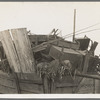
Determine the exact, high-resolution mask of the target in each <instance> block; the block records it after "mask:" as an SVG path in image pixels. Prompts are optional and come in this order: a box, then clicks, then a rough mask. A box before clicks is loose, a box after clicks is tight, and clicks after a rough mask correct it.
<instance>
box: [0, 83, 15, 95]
mask: <svg viewBox="0 0 100 100" xmlns="http://www.w3.org/2000/svg"><path fill="white" fill-rule="evenodd" d="M0 93H4V94H15V93H17V90H16V89H15V88H9V87H6V86H3V85H0Z"/></svg>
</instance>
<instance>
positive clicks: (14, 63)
mask: <svg viewBox="0 0 100 100" xmlns="http://www.w3.org/2000/svg"><path fill="white" fill-rule="evenodd" d="M0 37H1V42H2V45H3V47H4V50H5V53H6V56H7V59H8V62H9V64H10V67H11V68H12V70H13V71H15V72H20V64H19V60H18V57H17V54H16V51H15V48H14V45H13V42H12V39H11V36H10V32H9V31H8V30H6V31H3V32H0Z"/></svg>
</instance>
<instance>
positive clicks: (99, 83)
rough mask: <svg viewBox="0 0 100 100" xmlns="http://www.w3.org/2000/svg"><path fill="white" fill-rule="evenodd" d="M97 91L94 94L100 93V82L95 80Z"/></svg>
mask: <svg viewBox="0 0 100 100" xmlns="http://www.w3.org/2000/svg"><path fill="white" fill-rule="evenodd" d="M94 87H95V91H94V93H100V80H96V79H95V86H94Z"/></svg>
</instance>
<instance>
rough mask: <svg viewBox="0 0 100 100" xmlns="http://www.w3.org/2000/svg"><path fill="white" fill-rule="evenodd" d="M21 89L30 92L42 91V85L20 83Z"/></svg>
mask: <svg viewBox="0 0 100 100" xmlns="http://www.w3.org/2000/svg"><path fill="white" fill-rule="evenodd" d="M20 88H21V91H27V92H30V93H31V92H32V93H43V85H38V84H28V83H20Z"/></svg>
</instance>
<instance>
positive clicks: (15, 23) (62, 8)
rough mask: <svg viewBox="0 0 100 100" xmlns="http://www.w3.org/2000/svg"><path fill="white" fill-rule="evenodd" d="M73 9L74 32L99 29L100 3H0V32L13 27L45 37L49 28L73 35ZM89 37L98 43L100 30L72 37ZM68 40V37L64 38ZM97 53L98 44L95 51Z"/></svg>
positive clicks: (49, 30) (99, 52) (63, 34)
mask: <svg viewBox="0 0 100 100" xmlns="http://www.w3.org/2000/svg"><path fill="white" fill-rule="evenodd" d="M74 9H76V26H75V30H76V31H78V30H80V29H83V28H86V27H89V26H91V25H94V24H97V23H99V24H98V25H96V26H94V27H91V28H88V29H87V30H83V31H89V30H93V29H100V2H0V31H3V30H7V29H13V28H27V30H30V31H31V33H33V34H49V33H50V32H51V31H52V29H53V28H55V29H59V30H60V31H61V35H62V36H65V35H67V34H69V33H72V32H73V17H74ZM84 35H86V36H87V37H89V38H91V39H92V40H93V41H97V42H98V43H100V30H95V31H91V32H87V33H83V34H81V35H76V38H79V37H84ZM66 39H67V40H72V37H71V38H66ZM95 54H96V55H99V54H100V44H98V46H97V48H96V52H95Z"/></svg>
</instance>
